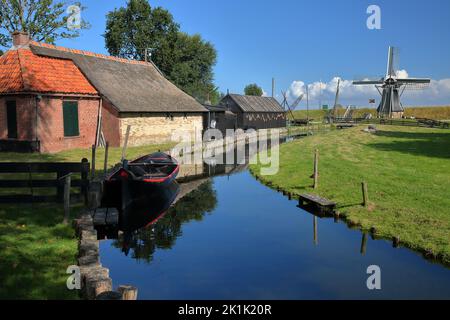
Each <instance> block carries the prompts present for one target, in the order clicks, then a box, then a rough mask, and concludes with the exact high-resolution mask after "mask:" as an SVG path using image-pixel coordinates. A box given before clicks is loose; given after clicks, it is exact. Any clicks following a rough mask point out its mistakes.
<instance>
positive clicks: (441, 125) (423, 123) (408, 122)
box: [335, 118, 450, 129]
mask: <svg viewBox="0 0 450 320" xmlns="http://www.w3.org/2000/svg"><path fill="white" fill-rule="evenodd" d="M335 122H336V123H355V124H380V125H392V126H406V127H426V128H438V129H450V123H449V122H443V121H438V120H432V119H371V120H367V119H364V118H354V119H349V120H340V121H335Z"/></svg>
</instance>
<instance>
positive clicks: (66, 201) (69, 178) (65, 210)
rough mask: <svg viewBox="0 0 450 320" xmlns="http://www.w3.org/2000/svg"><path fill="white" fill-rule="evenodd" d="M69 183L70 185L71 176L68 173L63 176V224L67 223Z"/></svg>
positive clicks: (68, 214) (68, 215)
mask: <svg viewBox="0 0 450 320" xmlns="http://www.w3.org/2000/svg"><path fill="white" fill-rule="evenodd" d="M70 185H71V177H70V174H68V175H67V176H66V177H65V178H64V224H67V223H69V217H70Z"/></svg>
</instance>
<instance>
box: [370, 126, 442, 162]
mask: <svg viewBox="0 0 450 320" xmlns="http://www.w3.org/2000/svg"><path fill="white" fill-rule="evenodd" d="M376 135H377V136H379V137H388V138H392V140H393V141H392V142H386V143H370V144H368V146H369V147H371V148H374V149H378V150H381V151H395V152H401V153H406V154H411V155H419V156H426V157H432V158H444V159H450V130H442V132H439V133H438V132H429V133H428V132H403V131H378V132H377V134H376Z"/></svg>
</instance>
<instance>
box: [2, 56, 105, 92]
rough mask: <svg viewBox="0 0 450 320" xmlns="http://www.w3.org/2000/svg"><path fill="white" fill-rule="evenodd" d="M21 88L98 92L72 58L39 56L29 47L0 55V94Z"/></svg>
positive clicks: (27, 90) (21, 90)
mask: <svg viewBox="0 0 450 320" xmlns="http://www.w3.org/2000/svg"><path fill="white" fill-rule="evenodd" d="M19 92H39V93H64V94H87V95H98V92H97V90H96V89H95V88H94V87H93V86H92V85H91V83H90V82H89V81H88V80H87V79H86V77H85V76H84V75H83V74H82V73H81V71H80V70H79V69H78V67H77V66H76V65H75V64H74V63H73V61H71V60H64V59H56V58H49V57H42V56H38V55H35V54H34V53H33V52H32V51H31V50H30V49H28V48H21V49H17V50H9V51H7V52H6V53H5V54H4V55H3V56H1V57H0V94H7V93H19Z"/></svg>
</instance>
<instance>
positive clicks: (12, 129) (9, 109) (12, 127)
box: [6, 101, 17, 139]
mask: <svg viewBox="0 0 450 320" xmlns="http://www.w3.org/2000/svg"><path fill="white" fill-rule="evenodd" d="M6 119H7V123H8V139H17V108H16V101H7V102H6Z"/></svg>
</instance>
